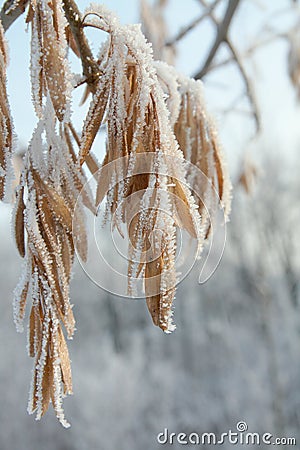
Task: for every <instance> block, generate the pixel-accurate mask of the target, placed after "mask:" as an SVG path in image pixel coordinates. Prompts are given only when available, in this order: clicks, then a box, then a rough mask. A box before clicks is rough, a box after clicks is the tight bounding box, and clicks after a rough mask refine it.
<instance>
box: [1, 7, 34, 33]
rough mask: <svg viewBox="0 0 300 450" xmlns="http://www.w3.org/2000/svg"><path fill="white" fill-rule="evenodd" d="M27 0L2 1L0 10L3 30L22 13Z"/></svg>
mask: <svg viewBox="0 0 300 450" xmlns="http://www.w3.org/2000/svg"><path fill="white" fill-rule="evenodd" d="M28 2H29V0H6V2H4V4H3V6H2V9H1V11H0V19H1V22H2V26H3V29H4V31H7V30H8V28H9V27H10V26H11V25H12V24H13V23H14V21H15V20H17V19H18V17H20V16H21V15H22V14H23V13H24V11H25V9H26V6H27V4H28Z"/></svg>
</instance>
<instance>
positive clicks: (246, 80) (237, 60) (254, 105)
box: [200, 0, 260, 133]
mask: <svg viewBox="0 0 300 450" xmlns="http://www.w3.org/2000/svg"><path fill="white" fill-rule="evenodd" d="M200 1H201V4H202V5H204V6H206V1H205V0H200ZM225 15H226V14H225ZM210 18H211V19H212V21H213V22H214V24H215V25H216V26H217V27H218V29H220V26H221V27H222V25H221V24H220V23H219V22H218V20H217V19H216V17H215V16H214V14H213V12H211V13H210ZM227 30H228V27H227ZM223 42H225V43H226V44H227V46H228V48H229V49H230V51H231V54H232V59H228V60H226V61H227V62H231V61H234V62H235V63H236V65H237V66H238V69H239V71H240V74H241V76H242V78H243V80H244V84H245V87H246V95H247V97H248V99H249V102H250V104H251V106H252V115H253V118H254V120H255V126H256V132H257V133H258V132H259V130H260V117H259V110H258V106H257V102H256V98H255V93H254V90H253V87H252V84H251V81H250V79H249V77H248V74H247V73H246V70H245V68H244V66H243V63H242V58H241V57H240V55H239V53H238V51H237V50H236V48H235V47H234V45H233V43H232V42H231V40H230V38H229V37H228V35H227V31H226V34H225V36H224V37H223ZM208 71H209V66H208V67H207V69H206V73H207V72H208Z"/></svg>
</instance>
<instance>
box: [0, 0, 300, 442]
mask: <svg viewBox="0 0 300 450" xmlns="http://www.w3.org/2000/svg"><path fill="white" fill-rule="evenodd" d="M84 3H85V2H79V6H80V7H85V6H86V5H85V4H84ZM121 3H122V2H118V1H112V2H110V4H108V5H107V6H108V7H111V8H113V9H115V10H116V11H117V12H118V13H119V15H120V16H121V18H122V17H124V20H130V21H133V20H135V21H138V20H139V18H138V14H140V17H141V20H142V22H143V29H144V32H145V34H146V36H147V37H148V39H149V40H151V41H152V42H153V46H154V54H155V56H156V57H157V58H158V59H164V60H167V61H169V62H174V63H175V64H176V65H177V67H178V68H179V70H181V71H183V72H185V73H186V74H188V75H194V76H196V77H199V78H201V79H203V82H204V85H205V91H206V98H207V102H208V105H209V107H210V110H211V111H212V113H214V115H215V116H216V119H217V123H218V128H219V131H220V134H221V138H222V142H223V146H224V150H225V152H226V154H227V155H228V158H229V167H230V171H231V173H232V177H233V181H234V184H235V189H234V199H233V207H232V215H231V222H230V224H229V226H228V227H227V231H228V239H227V244H226V251H225V254H224V257H223V259H222V262H221V266H220V268H219V269H218V270H217V272H216V273H215V274H214V276H213V277H212V278H211V279H210V280H209V282H208V283H206V284H204V285H203V286H199V285H198V282H197V280H198V275H199V274H198V273H197V269H196V270H195V271H193V272H192V274H190V275H189V277H188V278H187V279H186V280H185V281H184V282H183V283H182V284H181V285H180V286H179V289H178V294H177V300H176V312H175V314H176V320H177V326H178V328H177V330H176V332H175V333H174V334H173V335H172V336H165V335H163V334H162V333H160V332H159V330H157V329H155V328H153V327H152V324H151V323H150V321H149V320H148V316H147V314H146V310H145V305H144V302H143V301H133V300H126V299H121V298H116V297H113V296H112V295H110V294H108V293H106V292H104V291H101V290H99V289H98V288H97V287H96V286H94V285H92V284H91V283H90V281H89V280H88V279H87V278H86V276H85V275H84V273H83V272H82V271H81V269H80V267H79V265H77V266H76V268H75V274H74V279H73V285H72V301H73V303H74V305H75V307H74V312H75V315H76V319H77V329H78V331H77V332H76V335H75V338H74V342H72V345H71V359H72V362H73V372H74V385H75V391H76V395H75V396H74V397H73V398H70V399H68V400H67V402H66V413H67V416H68V417H69V419H70V421H71V423H72V428H71V429H70V430H69V431H67V432H66V431H65V430H61V429H59V426H58V424H57V423H56V421H55V418H54V415H53V414H52V412H49V413H48V414H47V416H46V417H45V418H44V419H43V421H42V422H40V423H34V422H33V421H32V418H30V417H28V416H27V415H26V413H25V407H24V405H25V404H26V401H27V386H28V383H29V379H30V366H31V361H28V360H27V356H26V351H25V346H24V343H25V341H26V336H25V335H17V334H16V332H15V330H14V325H13V321H12V307H11V299H12V291H13V288H14V286H15V283H16V279H17V276H18V274H19V272H20V270H21V268H20V263H19V259H18V257H17V255H16V252H15V250H14V248H13V244H12V241H11V239H10V238H9V233H10V230H9V226H8V225H7V224H8V223H9V206H7V205H4V206H1V223H0V226H1V237H2V242H1V288H2V297H3V300H2V302H1V305H0V308H1V310H0V317H1V327H0V338H1V342H2V346H1V348H0V351H1V358H0V380H1V399H2V408H1V412H0V427H1V430H0V436H1V437H0V444H1V448H3V449H5V450H6V449H17V450H21V449H24V450H25V449H29V448H33V449H35V448H43V449H45V450H48V449H49V450H50V449H54V448H55V449H60V450H67V449H68V450H71V449H74V450H75V449H76V450H77V449H80V450H81V449H89V450H90V449H98V448H104V449H105V450H110V449H115V448H121V449H125V450H126V449H129V448H130V449H140V448H143V449H149V450H150V449H151V450H152V449H153V448H159V446H158V445H157V443H156V435H157V434H158V433H159V432H160V431H162V430H163V428H165V427H168V428H169V430H171V431H174V432H181V431H183V432H192V431H196V432H198V433H201V432H215V433H222V432H226V431H227V430H228V429H230V428H231V429H234V428H235V424H236V423H237V422H238V421H239V420H245V421H246V422H247V423H248V426H249V431H253V432H254V431H256V432H262V433H263V432H270V433H273V434H274V436H292V437H295V438H296V439H297V440H298V442H299V440H300V434H299V424H300V357H299V356H300V353H299V344H300V311H299V264H300V261H299V244H300V240H299V235H298V224H299V222H300V210H299V205H298V202H299V193H300V184H299V176H298V173H299V169H300V163H299V158H298V147H299V143H300V139H299V138H300V135H299V129H300V127H299V125H298V124H299V119H300V117H299V108H298V104H297V95H298V90H299V85H300V83H299V73H300V37H299V31H298V26H299V7H298V4H297V2H293V1H289V0H279V1H276V2H268V1H266V0H265V1H264V0H240V1H237V0H233V1H231V0H230V1H225V0H221V1H207V2H206V1H202V0H197V1H196V0H189V1H186V2H184V5H183V2H179V1H178V0H169V1H167V0H160V1H156V2H150V1H148V2H147V1H146V0H142V1H141V2H138V1H132V2H131V3H130V8H129V6H127V9H129V10H130V11H129V12H128V11H124V5H121ZM271 3H272V4H271ZM139 11H140V13H139ZM23 29H24V22H23V18H22V17H21V18H19V19H18V21H16V23H14V24H13V25H12V27H11V28H10V29H9V31H8V32H7V38H8V41H9V45H10V48H11V53H12V58H11V60H12V67H11V69H10V70H11V74H9V79H11V81H10V84H9V89H10V90H9V92H10V97H11V102H12V109H13V115H14V116H15V117H16V120H15V124H16V128H17V129H18V131H20V135H21V138H22V139H23V140H24V141H25V140H26V138H27V129H26V127H27V124H28V121H29V120H30V114H31V112H30V109H26V108H29V107H28V106H24V109H23V110H22V111H19V109H20V107H19V105H20V103H18V102H19V101H20V102H21V104H22V105H23V103H24V104H27V103H28V102H27V101H26V96H25V94H22V96H21V97H20V91H19V89H20V88H19V86H18V85H17V80H18V79H20V76H21V75H20V73H21V66H20V61H22V59H21V57H20V58H19V67H18V66H17V65H16V63H15V62H14V61H15V60H18V58H14V57H13V56H14V55H13V53H14V52H17V49H16V48H15V47H17V46H18V45H19V43H20V38H21V39H23V34H22V33H23ZM88 33H89V37H90V38H91V39H92V38H94V37H95V35H94V34H93V31H88ZM18 51H19V50H18ZM95 51H97V48H95ZM76 64H77V63H76V59H74V65H75V67H76ZM25 66H26V63H25V65H24V67H23V66H22V76H21V78H22V80H23V77H24V86H26V83H27V81H26V75H25V73H24V74H23V70H24V71H25V70H26V67H25ZM10 75H11V76H10ZM292 86H293V87H292ZM21 89H22V90H24V87H23V84H22V88H21ZM82 91H83V88H82ZM82 91H80V92H79V93H78V98H79V97H80V96H81V95H82ZM80 114H81V113H80V112H78V115H79V116H80ZM31 129H32V127H31ZM31 129H30V131H29V132H31ZM23 143H25V142H21V143H20V145H22V144H23ZM249 447H250V448H251V446H249ZM172 448H176V445H173V446H172ZM207 448H209V447H207ZM224 448H230V446H228V447H226V445H225V446H224ZM262 448H263V447H262Z"/></svg>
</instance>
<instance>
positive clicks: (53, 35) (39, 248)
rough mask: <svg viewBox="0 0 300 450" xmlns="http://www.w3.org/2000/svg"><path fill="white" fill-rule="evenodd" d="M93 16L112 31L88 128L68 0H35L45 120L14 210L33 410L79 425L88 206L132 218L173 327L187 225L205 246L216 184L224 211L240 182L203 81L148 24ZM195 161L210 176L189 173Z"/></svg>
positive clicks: (153, 309) (35, 56) (35, 67)
mask: <svg viewBox="0 0 300 450" xmlns="http://www.w3.org/2000/svg"><path fill="white" fill-rule="evenodd" d="M85 17H86V20H87V18H88V19H89V23H90V24H91V25H93V26H96V27H97V28H99V29H101V30H104V31H106V32H107V34H108V39H107V41H106V42H105V43H104V44H103V45H102V47H101V50H100V54H99V58H98V64H99V74H101V75H100V76H99V78H98V80H96V81H95V84H94V88H93V96H92V99H91V101H90V105H89V108H88V112H87V116H86V119H85V121H84V124H83V128H82V132H81V133H80V135H79V136H78V135H77V134H76V132H75V130H74V128H73V126H72V124H71V122H70V119H71V113H70V99H71V90H72V83H71V80H72V74H71V72H70V68H69V64H68V60H67V59H66V57H67V51H68V46H72V47H73V48H74V45H75V44H74V40H73V41H72V39H70V38H68V39H67V38H66V33H70V29H69V28H68V25H67V21H66V18H65V16H64V13H63V8H62V1H61V0H47V1H46V0H31V2H30V7H29V12H28V15H27V22H28V23H30V24H31V30H32V37H31V81H32V99H33V103H34V107H35V111H36V114H37V117H38V124H37V126H36V129H35V130H34V133H33V137H32V139H31V142H30V144H29V147H28V150H27V152H26V154H25V156H24V170H23V172H22V175H21V178H20V182H19V184H18V186H17V188H16V203H15V208H14V229H15V240H16V244H17V248H18V250H19V253H20V255H21V256H22V258H24V270H23V274H22V277H21V280H20V282H19V284H18V286H17V288H16V290H15V300H14V318H15V323H16V326H17V329H18V330H19V331H22V329H23V320H24V317H25V313H26V302H28V303H30V308H31V310H30V314H29V346H28V348H29V354H30V356H32V357H33V358H34V369H33V379H32V387H31V392H30V398H29V406H28V411H29V412H30V413H33V412H36V415H37V418H40V417H41V416H42V415H43V414H44V413H45V411H46V410H47V408H48V406H49V403H50V402H51V403H52V405H53V407H54V410H55V412H56V415H57V417H58V419H59V420H60V422H61V423H62V424H63V425H64V426H68V425H69V424H68V423H67V421H66V419H65V417H64V413H63V408H62V397H63V396H64V395H66V394H70V393H72V379H71V368H70V360H69V355H68V349H67V345H66V341H65V336H64V334H66V335H67V337H68V338H71V337H72V335H73V333H74V328H75V321H74V317H73V312H72V305H71V303H70V296H69V284H70V277H71V273H72V265H73V260H74V253H75V248H76V249H77V251H78V253H79V255H80V258H81V259H82V260H86V258H87V239H86V230H85V219H84V209H85V208H89V209H90V210H91V211H92V212H93V213H96V211H97V208H98V207H99V205H100V204H101V203H105V205H106V206H105V207H106V218H107V220H108V219H109V218H110V220H111V221H112V222H113V225H114V226H115V227H117V229H118V230H119V231H120V233H121V228H122V225H123V224H125V225H126V228H127V230H128V236H129V242H128V289H129V291H130V292H133V291H134V289H135V282H136V280H138V279H141V280H143V283H144V290H145V297H146V301H147V305H148V309H149V311H150V314H151V316H152V319H153V322H154V324H155V325H157V326H159V327H160V328H161V329H162V330H163V331H165V332H171V331H172V330H174V328H175V326H174V324H173V322H172V305H173V300H174V297H175V286H176V280H177V274H176V268H175V256H176V248H177V236H178V230H179V229H184V230H186V231H187V233H189V234H190V236H191V237H192V238H195V239H197V241H198V248H199V250H200V249H201V248H202V245H203V243H204V241H205V239H207V237H208V234H209V229H210V222H209V217H208V213H207V211H209V213H210V214H212V213H213V211H214V210H215V209H216V208H217V207H218V205H217V202H216V201H215V197H216V196H215V192H217V193H218V195H219V201H220V203H221V205H222V206H223V207H224V210H225V215H227V214H228V212H229V208H230V195H229V194H230V182H229V180H228V175H227V171H226V167H225V165H224V161H223V157H222V154H221V150H220V147H219V144H218V141H217V136H216V130H215V128H214V126H213V124H212V122H211V120H210V119H209V117H207V113H206V111H205V106H204V102H203V94H202V84H201V82H199V81H197V82H196V81H193V80H189V79H186V78H184V77H182V76H179V75H178V74H177V73H176V72H175V69H173V68H171V67H170V66H168V65H167V64H165V63H160V62H154V60H153V55H152V49H151V45H150V44H149V43H148V42H147V41H146V39H145V37H144V35H143V34H142V32H141V30H140V26H138V25H128V26H121V25H120V24H119V22H118V20H117V18H116V17H115V16H114V15H113V14H112V13H111V12H110V11H108V10H106V9H105V8H104V7H98V6H95V5H92V6H91V8H90V9H89V10H87V12H86V15H85ZM0 37H1V42H0V52H1V100H0V113H1V121H0V123H1V127H2V129H1V139H2V141H1V148H0V163H1V168H0V170H1V172H0V194H1V198H2V197H3V195H2V193H3V191H4V188H3V186H4V184H5V179H6V178H5V177H7V174H8V161H9V156H10V153H11V141H12V132H11V121H10V115H9V108H8V104H7V95H6V87H5V67H6V52H5V44H4V39H3V32H1V35H0ZM75 50H76V49H75ZM77 54H79V52H77ZM101 126H103V127H105V129H106V134H107V141H106V154H105V158H104V161H103V163H102V164H101V165H98V163H97V162H96V159H95V158H94V156H93V154H92V153H91V149H92V146H93V142H94V140H95V137H96V135H97V133H98V132H99V129H100V127H101ZM75 144H76V149H75ZM185 159H186V160H188V161H190V162H191V163H192V164H193V165H195V166H196V167H197V168H198V169H199V170H200V171H201V173H202V174H203V175H204V178H203V177H201V180H200V179H197V178H195V177H190V174H189V171H188V169H187V168H186V164H185ZM120 161H121V163H120ZM85 166H87V167H88V168H89V169H90V171H91V172H92V173H93V174H94V176H95V178H96V180H97V192H96V195H95V198H93V193H92V192H90V191H89V190H88V188H87V187H86V186H87V184H86V181H87V180H86V175H85ZM203 180H204V181H203ZM193 190H194V191H196V192H198V193H200V195H197V196H196V195H194V194H193ZM132 199H134V200H132ZM207 205H208V206H207ZM74 214H75V215H76V217H75V220H74Z"/></svg>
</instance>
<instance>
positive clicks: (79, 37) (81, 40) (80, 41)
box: [63, 0, 100, 93]
mask: <svg viewBox="0 0 300 450" xmlns="http://www.w3.org/2000/svg"><path fill="white" fill-rule="evenodd" d="M63 8H64V11H65V15H66V18H67V20H68V22H69V25H70V29H71V32H72V34H73V37H74V39H75V42H76V44H77V46H78V50H79V53H80V57H81V63H82V70H83V75H84V76H85V77H86V82H87V83H88V85H89V88H90V90H91V91H92V92H93V93H94V92H95V90H96V83H95V82H96V81H97V80H98V78H99V75H100V70H99V66H98V64H97V62H96V60H95V58H94V56H93V54H92V51H91V49H90V46H89V43H88V41H87V38H86V36H85V34H84V31H83V22H82V17H81V13H80V11H79V9H78V6H77V5H76V3H75V1H74V0H63Z"/></svg>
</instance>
